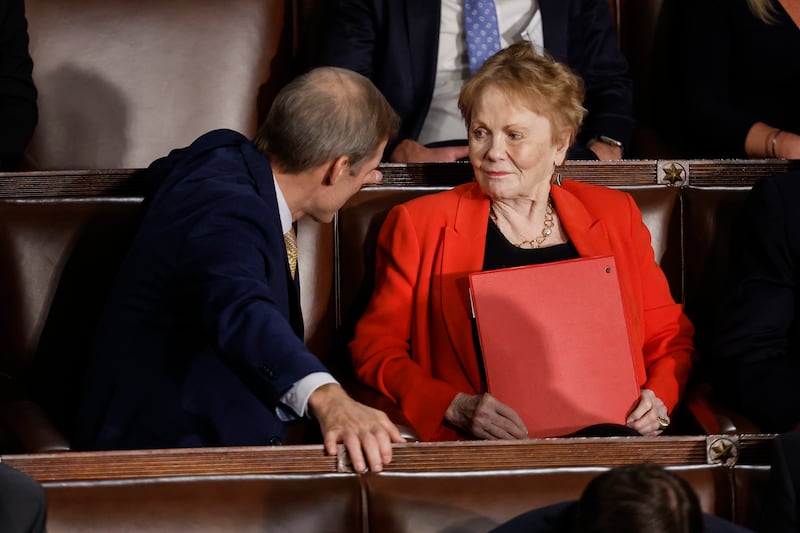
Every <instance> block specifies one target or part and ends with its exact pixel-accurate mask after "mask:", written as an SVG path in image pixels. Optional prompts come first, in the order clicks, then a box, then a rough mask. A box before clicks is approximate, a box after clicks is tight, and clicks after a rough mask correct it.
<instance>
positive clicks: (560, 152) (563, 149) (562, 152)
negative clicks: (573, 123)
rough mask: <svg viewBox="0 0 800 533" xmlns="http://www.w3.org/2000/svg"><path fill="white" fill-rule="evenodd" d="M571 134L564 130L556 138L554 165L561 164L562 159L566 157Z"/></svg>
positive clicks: (562, 162)
mask: <svg viewBox="0 0 800 533" xmlns="http://www.w3.org/2000/svg"><path fill="white" fill-rule="evenodd" d="M571 141H572V135H570V133H569V131H564V132H563V133H561V134H560V135H559V136H558V138H557V140H556V157H555V161H554V162H553V163H555V166H557V167H558V166H561V165H563V164H564V161H565V160H566V159H567V150H569V147H570V145H571V144H572V142H571Z"/></svg>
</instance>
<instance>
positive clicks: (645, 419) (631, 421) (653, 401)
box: [627, 389, 669, 437]
mask: <svg viewBox="0 0 800 533" xmlns="http://www.w3.org/2000/svg"><path fill="white" fill-rule="evenodd" d="M659 418H660V419H661V420H663V421H665V423H666V424H667V425H666V426H665V425H662V424H661V422H659ZM668 425H669V413H667V406H666V405H664V402H662V401H661V399H660V398H659V397H658V396H656V395H655V393H654V392H653V391H651V390H650V389H642V395H641V396H640V397H639V403H638V404H637V405H636V407H635V408H634V409H633V411H631V414H629V415H628V421H627V426H628V427H629V428H633V429H635V430H636V431H638V432H639V433H641V434H642V435H644V436H646V437H654V436H656V435H661V433H662V432H663V431H664V429H666V427H667V426H668Z"/></svg>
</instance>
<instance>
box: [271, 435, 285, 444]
mask: <svg viewBox="0 0 800 533" xmlns="http://www.w3.org/2000/svg"><path fill="white" fill-rule="evenodd" d="M281 444H283V441H282V440H281V439H280V437H271V438H270V439H269V445H270V446H280V445H281Z"/></svg>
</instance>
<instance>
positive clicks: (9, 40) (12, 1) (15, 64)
mask: <svg viewBox="0 0 800 533" xmlns="http://www.w3.org/2000/svg"><path fill="white" fill-rule="evenodd" d="M32 72H33V61H32V60H31V56H30V55H29V53H28V23H27V21H26V20H25V2H24V1H23V0H8V1H7V2H3V3H2V4H0V171H3V170H14V169H16V168H17V167H18V166H19V162H20V160H21V158H22V153H23V152H24V151H25V147H26V146H27V145H28V141H30V139H31V136H32V135H33V129H34V128H35V127H36V122H37V121H38V116H39V115H38V108H37V106H36V86H35V85H34V84H33V77H32Z"/></svg>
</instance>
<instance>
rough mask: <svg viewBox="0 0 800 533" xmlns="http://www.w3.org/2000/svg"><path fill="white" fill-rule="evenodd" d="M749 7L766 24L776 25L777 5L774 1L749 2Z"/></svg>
mask: <svg viewBox="0 0 800 533" xmlns="http://www.w3.org/2000/svg"><path fill="white" fill-rule="evenodd" d="M747 7H749V8H750V11H751V12H752V13H753V15H755V16H756V17H757V18H759V19H760V20H761V21H762V22H763V23H764V24H775V22H776V18H775V15H776V13H775V4H774V3H773V0H747Z"/></svg>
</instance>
